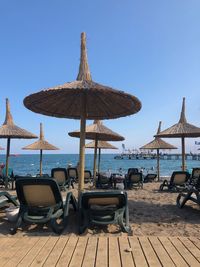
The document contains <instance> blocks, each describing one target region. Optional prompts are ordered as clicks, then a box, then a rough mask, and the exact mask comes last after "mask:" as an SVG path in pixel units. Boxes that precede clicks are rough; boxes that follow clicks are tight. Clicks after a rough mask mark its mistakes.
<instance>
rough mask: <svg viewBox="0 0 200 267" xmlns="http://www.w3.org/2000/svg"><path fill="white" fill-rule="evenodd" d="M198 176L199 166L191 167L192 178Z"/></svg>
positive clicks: (199, 174) (199, 175)
mask: <svg viewBox="0 0 200 267" xmlns="http://www.w3.org/2000/svg"><path fill="white" fill-rule="evenodd" d="M199 177H200V168H193V169H192V177H191V178H192V179H198V178H199Z"/></svg>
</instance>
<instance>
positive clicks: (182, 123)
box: [156, 97, 200, 171]
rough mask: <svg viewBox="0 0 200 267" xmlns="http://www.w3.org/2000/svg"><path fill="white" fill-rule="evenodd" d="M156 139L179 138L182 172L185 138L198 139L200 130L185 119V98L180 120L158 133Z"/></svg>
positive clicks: (183, 168)
mask: <svg viewBox="0 0 200 267" xmlns="http://www.w3.org/2000/svg"><path fill="white" fill-rule="evenodd" d="M156 136H157V137H166V138H181V142H182V170H183V171H184V170H185V169H186V167H185V137H199V136H200V128H198V127H196V126H194V125H192V124H189V123H188V122H187V120H186V117H185V97H184V98H183V104H182V111H181V116H180V120H179V122H178V123H176V124H174V125H173V126H171V127H170V128H168V129H166V130H164V131H162V132H160V133H159V134H157V135H156Z"/></svg>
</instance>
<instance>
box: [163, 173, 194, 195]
mask: <svg viewBox="0 0 200 267" xmlns="http://www.w3.org/2000/svg"><path fill="white" fill-rule="evenodd" d="M189 178H190V174H189V173H188V172H186V171H174V172H173V173H172V176H171V178H170V181H167V180H164V181H163V183H162V184H161V185H160V188H159V190H160V191H163V190H164V188H166V189H167V190H168V191H180V190H184V189H186V187H187V185H188V180H189Z"/></svg>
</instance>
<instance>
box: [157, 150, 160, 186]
mask: <svg viewBox="0 0 200 267" xmlns="http://www.w3.org/2000/svg"><path fill="white" fill-rule="evenodd" d="M157 175H158V181H160V155H159V149H157Z"/></svg>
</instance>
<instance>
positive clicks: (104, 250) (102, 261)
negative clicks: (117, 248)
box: [95, 237, 108, 267]
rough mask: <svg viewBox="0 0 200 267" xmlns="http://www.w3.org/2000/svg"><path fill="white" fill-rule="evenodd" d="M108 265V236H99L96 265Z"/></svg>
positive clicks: (97, 266) (99, 266) (98, 266)
mask: <svg viewBox="0 0 200 267" xmlns="http://www.w3.org/2000/svg"><path fill="white" fill-rule="evenodd" d="M102 266H104V267H107V266H108V238H107V237H99V238H98V246H97V257H96V265H95V267H102Z"/></svg>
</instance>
